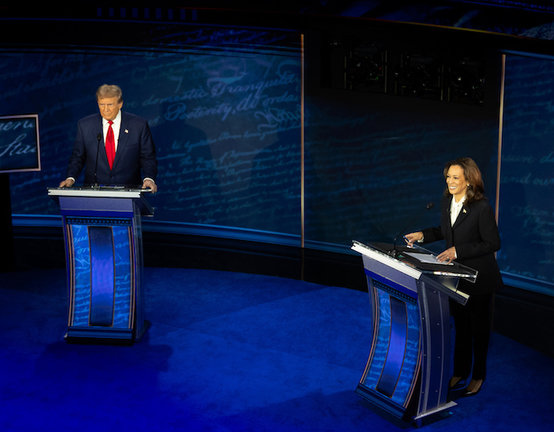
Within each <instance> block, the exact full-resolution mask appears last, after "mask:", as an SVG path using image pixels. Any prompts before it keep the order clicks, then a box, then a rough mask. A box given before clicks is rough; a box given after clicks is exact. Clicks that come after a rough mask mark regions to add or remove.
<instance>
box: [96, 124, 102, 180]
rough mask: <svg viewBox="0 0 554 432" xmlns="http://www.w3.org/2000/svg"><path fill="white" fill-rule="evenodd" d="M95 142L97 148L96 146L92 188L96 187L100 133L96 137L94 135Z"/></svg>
mask: <svg viewBox="0 0 554 432" xmlns="http://www.w3.org/2000/svg"><path fill="white" fill-rule="evenodd" d="M96 141H97V146H96V162H95V164H94V187H98V178H97V175H96V171H97V170H98V153H100V141H102V133H98V135H96Z"/></svg>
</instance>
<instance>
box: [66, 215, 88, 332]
mask: <svg viewBox="0 0 554 432" xmlns="http://www.w3.org/2000/svg"><path fill="white" fill-rule="evenodd" d="M71 233H72V238H73V257H74V263H73V265H74V269H73V274H74V278H75V279H74V281H73V284H74V298H73V305H72V307H73V314H72V320H71V323H70V324H71V325H72V326H88V320H89V311H90V250H89V247H90V245H89V237H88V227H87V226H86V225H78V224H72V225H71Z"/></svg>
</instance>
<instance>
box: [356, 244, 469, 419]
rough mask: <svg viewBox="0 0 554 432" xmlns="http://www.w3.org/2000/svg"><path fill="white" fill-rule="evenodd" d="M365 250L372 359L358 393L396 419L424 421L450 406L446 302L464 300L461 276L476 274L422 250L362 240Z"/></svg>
mask: <svg viewBox="0 0 554 432" xmlns="http://www.w3.org/2000/svg"><path fill="white" fill-rule="evenodd" d="M352 249H353V250H355V251H357V252H359V253H360V254H361V255H362V260H363V264H364V270H365V274H366V277H367V283H368V290H369V298H370V305H371V316H372V330H373V334H372V339H371V347H370V353H369V358H368V361H367V364H366V367H365V370H364V373H363V375H362V378H361V380H360V382H359V384H358V387H357V388H356V392H357V393H358V394H359V395H360V396H362V397H363V398H365V399H367V400H368V401H370V402H371V403H372V404H373V405H374V406H376V407H378V408H380V409H382V410H384V411H386V412H388V413H389V414H391V415H393V416H394V417H396V418H399V419H402V420H406V421H413V422H414V423H416V424H421V423H423V421H424V420H425V419H429V418H430V416H432V415H435V414H439V413H441V412H443V411H444V410H447V409H450V408H451V407H453V406H455V405H456V403H454V402H451V401H448V382H449V380H450V378H451V365H450V361H451V348H450V325H449V322H450V313H449V301H456V302H459V303H461V304H465V303H466V302H467V300H468V296H467V294H465V293H463V292H461V291H458V290H457V289H456V287H457V284H458V281H459V278H465V279H467V280H469V281H472V282H475V279H476V277H477V272H476V271H475V270H473V269H469V268H467V267H464V266H462V265H460V264H456V263H452V264H450V265H448V264H439V263H437V261H436V259H435V257H434V255H433V254H432V253H431V252H429V251H427V250H425V249H423V248H419V247H414V248H408V247H404V246H403V247H393V246H392V245H387V244H377V243H376V244H372V245H364V244H362V243H359V242H356V241H355V242H354V244H353V246H352Z"/></svg>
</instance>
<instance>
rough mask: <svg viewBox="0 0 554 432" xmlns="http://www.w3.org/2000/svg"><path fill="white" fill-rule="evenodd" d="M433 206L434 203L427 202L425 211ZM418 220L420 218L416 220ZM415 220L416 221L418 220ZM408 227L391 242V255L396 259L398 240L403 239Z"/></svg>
mask: <svg viewBox="0 0 554 432" xmlns="http://www.w3.org/2000/svg"><path fill="white" fill-rule="evenodd" d="M434 206H435V203H434V202H432V201H430V202H428V203H427V204H425V210H431V209H432V208H433V207H434ZM418 219H420V218H418ZM418 219H417V220H418ZM407 227H408V226H405V227H404V228H403V229H402V231H400V232H399V233H398V234H397V235H396V236H395V237H394V240H393V244H392V251H391V255H392V256H393V257H394V258H396V257H397V256H398V254H399V253H400V251H399V250H398V247H397V246H398V239H399V238H400V237H401V238H404V234H405V231H406V228H407Z"/></svg>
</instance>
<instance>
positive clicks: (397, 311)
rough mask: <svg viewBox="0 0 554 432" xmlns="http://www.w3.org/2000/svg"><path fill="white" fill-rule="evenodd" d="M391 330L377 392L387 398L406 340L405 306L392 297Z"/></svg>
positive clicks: (394, 387)
mask: <svg viewBox="0 0 554 432" xmlns="http://www.w3.org/2000/svg"><path fill="white" fill-rule="evenodd" d="M390 300H391V301H390V307H391V329H390V339H389V347H388V348H389V349H388V353H387V359H386V361H385V366H384V368H383V373H382V375H381V379H380V380H379V383H378V385H377V390H378V391H379V392H381V393H383V394H386V395H387V396H389V397H390V396H392V394H393V393H394V391H395V389H396V383H397V382H398V378H399V376H400V372H401V370H402V364H403V362H404V355H405V351H406V339H407V314H406V304H405V303H404V302H403V301H401V300H398V299H396V298H394V297H391V298H390Z"/></svg>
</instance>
